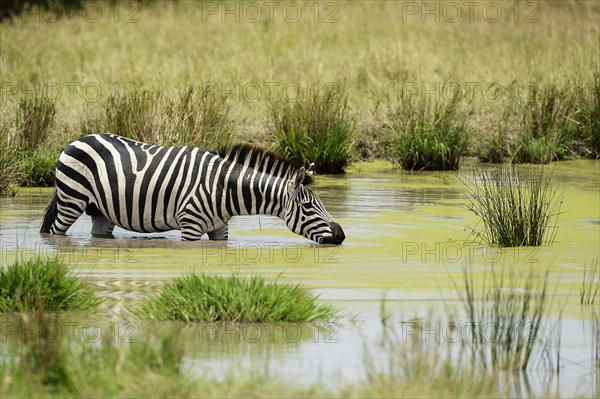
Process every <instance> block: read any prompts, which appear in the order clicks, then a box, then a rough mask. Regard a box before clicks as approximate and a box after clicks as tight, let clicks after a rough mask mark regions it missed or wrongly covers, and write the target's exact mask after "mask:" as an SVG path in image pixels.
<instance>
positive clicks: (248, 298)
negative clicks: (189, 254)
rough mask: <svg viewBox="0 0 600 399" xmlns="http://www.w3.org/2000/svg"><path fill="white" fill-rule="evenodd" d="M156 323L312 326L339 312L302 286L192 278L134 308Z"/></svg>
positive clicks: (261, 280)
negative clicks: (175, 321)
mask: <svg viewBox="0 0 600 399" xmlns="http://www.w3.org/2000/svg"><path fill="white" fill-rule="evenodd" d="M131 312H132V313H133V314H134V315H135V316H136V317H138V318H143V319H151V320H182V321H227V322H240V323H244V322H248V323H262V322H264V323H274V322H292V323H300V322H310V321H316V320H328V319H330V318H334V317H335V316H336V314H337V311H336V310H335V309H334V308H333V307H331V306H329V305H322V304H319V303H318V302H317V297H314V296H311V295H309V294H308V293H307V292H306V291H305V290H304V289H302V288H301V287H300V285H298V284H283V283H278V282H272V283H269V282H267V281H265V279H264V278H262V277H259V276H256V275H253V276H250V277H247V278H245V277H242V276H240V275H238V274H233V275H231V276H229V277H220V276H211V275H208V274H195V273H191V274H188V275H185V276H183V277H177V278H175V279H174V280H173V281H172V282H170V283H168V284H166V285H165V287H164V288H163V290H162V292H161V293H160V294H159V295H156V296H154V297H151V298H149V299H148V300H147V301H146V302H145V303H143V304H141V305H139V306H137V307H134V308H132V309H131Z"/></svg>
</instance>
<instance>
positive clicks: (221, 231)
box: [208, 223, 229, 240]
mask: <svg viewBox="0 0 600 399" xmlns="http://www.w3.org/2000/svg"><path fill="white" fill-rule="evenodd" d="M208 238H209V239H210V240H227V239H229V224H228V223H225V224H224V225H223V226H221V227H219V228H218V229H216V230H213V231H209V232H208Z"/></svg>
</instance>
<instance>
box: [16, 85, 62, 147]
mask: <svg viewBox="0 0 600 399" xmlns="http://www.w3.org/2000/svg"><path fill="white" fill-rule="evenodd" d="M57 112H58V106H57V104H56V100H55V99H54V98H52V97H50V96H49V95H48V93H46V92H45V91H44V90H41V91H34V92H33V93H29V94H27V95H25V96H23V97H22V98H21V99H20V100H19V106H18V109H17V117H16V127H17V134H18V138H19V147H20V148H21V150H22V151H24V152H31V151H35V150H37V149H38V148H39V147H40V146H41V145H42V144H43V143H44V142H45V141H46V140H47V139H48V137H49V135H50V133H51V130H52V128H53V127H54V125H55V124H56V114H57Z"/></svg>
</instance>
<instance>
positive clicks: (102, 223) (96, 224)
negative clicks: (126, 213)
mask: <svg viewBox="0 0 600 399" xmlns="http://www.w3.org/2000/svg"><path fill="white" fill-rule="evenodd" d="M114 228H115V224H114V223H113V222H111V221H110V220H108V218H107V217H106V216H104V215H99V216H96V215H92V235H93V236H94V237H112V233H113V230H114Z"/></svg>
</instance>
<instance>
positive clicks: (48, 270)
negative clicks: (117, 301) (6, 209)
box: [0, 256, 102, 313]
mask: <svg viewBox="0 0 600 399" xmlns="http://www.w3.org/2000/svg"><path fill="white" fill-rule="evenodd" d="M71 273H72V269H71V268H69V267H68V266H65V265H64V264H63V263H62V262H61V261H59V260H58V259H55V258H43V257H39V256H38V257H36V258H33V259H29V260H26V259H18V260H16V261H15V262H14V263H12V264H10V265H8V266H7V267H5V268H3V269H0V313H3V312H15V311H32V310H37V309H43V310H46V311H57V310H86V311H93V310H95V309H97V308H98V306H99V305H100V303H101V302H102V300H101V299H99V298H98V297H97V296H96V295H95V294H94V292H93V291H92V290H91V289H90V288H89V287H88V286H87V284H85V283H84V282H82V281H81V280H80V279H79V278H77V277H75V276H72V275H71Z"/></svg>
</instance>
